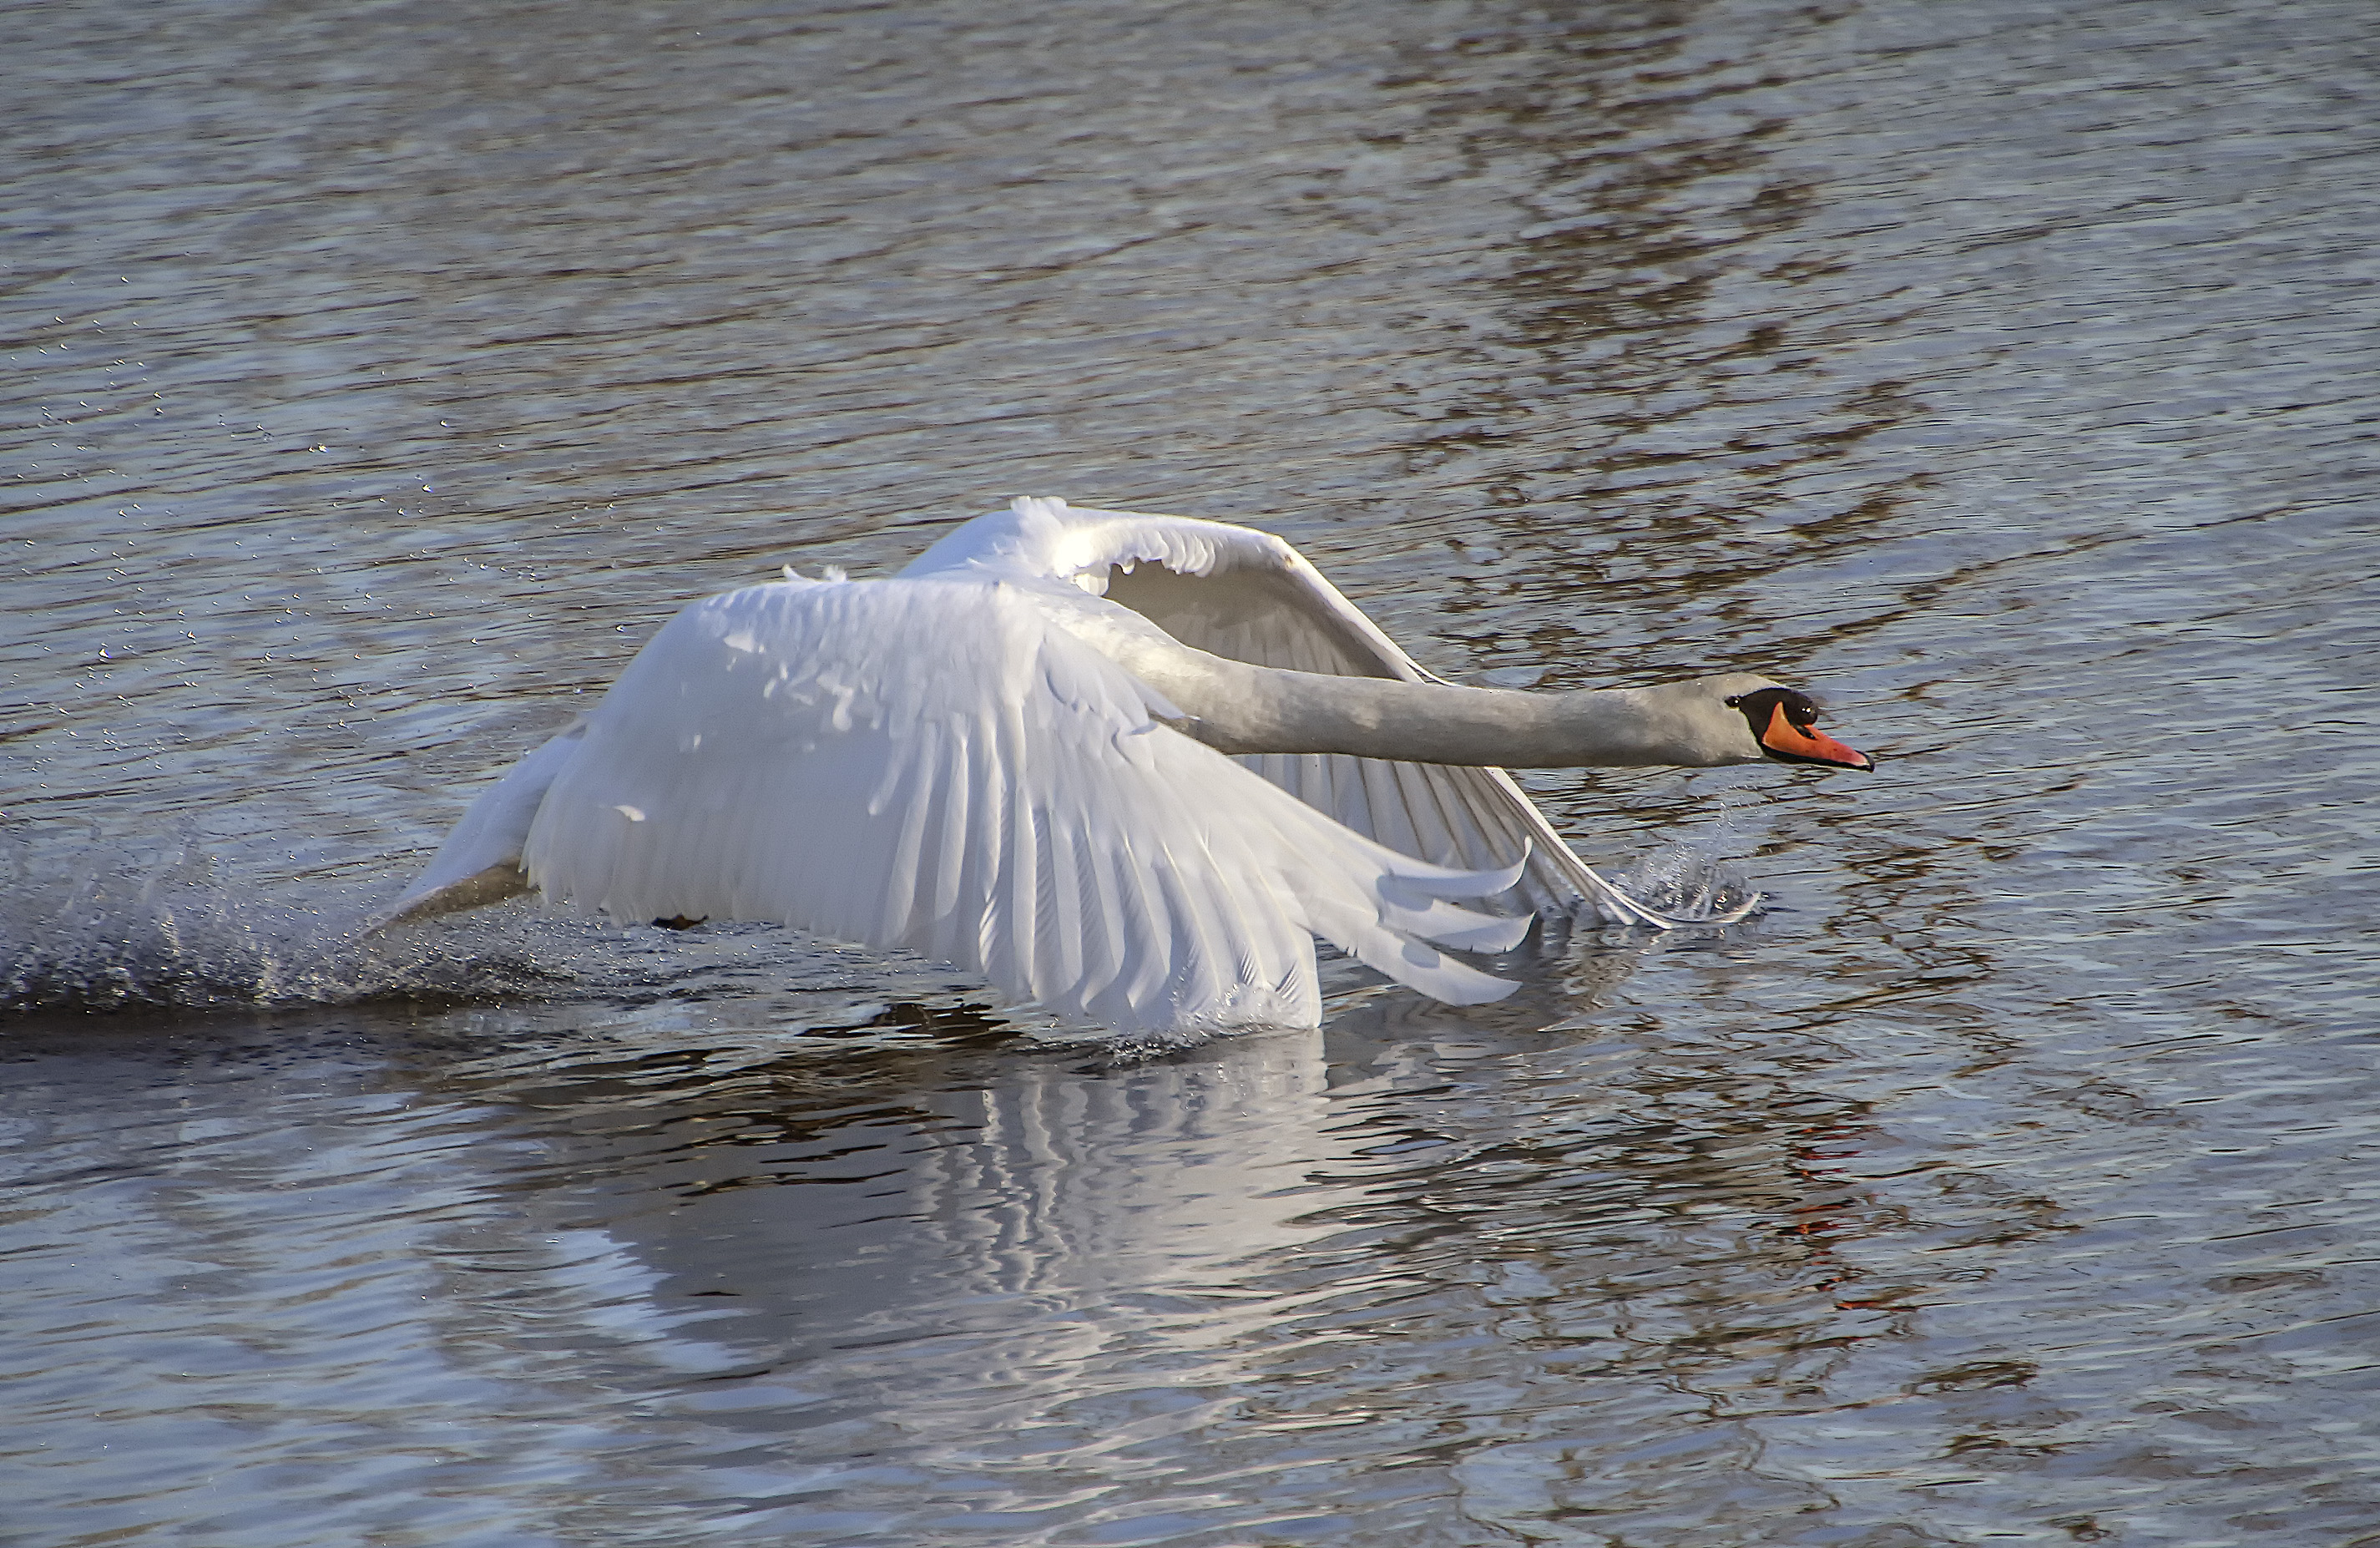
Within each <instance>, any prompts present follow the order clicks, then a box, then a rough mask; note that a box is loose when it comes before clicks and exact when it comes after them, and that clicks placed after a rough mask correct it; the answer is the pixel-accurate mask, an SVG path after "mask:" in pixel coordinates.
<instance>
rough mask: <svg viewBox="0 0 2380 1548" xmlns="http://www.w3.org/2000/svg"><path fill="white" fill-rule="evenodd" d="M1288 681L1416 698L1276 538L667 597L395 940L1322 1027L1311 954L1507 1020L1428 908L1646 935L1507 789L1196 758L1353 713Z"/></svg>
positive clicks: (1354, 615) (398, 910)
mask: <svg viewBox="0 0 2380 1548" xmlns="http://www.w3.org/2000/svg"><path fill="white" fill-rule="evenodd" d="M1185 646H1187V647H1192V649H1186V650H1185V649H1184V647H1185ZM1201 652H1211V653H1201ZM1217 657H1225V658H1231V659H1232V660H1235V661H1237V662H1240V663H1245V664H1250V665H1253V666H1256V667H1262V668H1286V669H1288V670H1287V671H1286V672H1266V673H1257V674H1253V675H1251V674H1248V673H1246V670H1245V668H1244V667H1234V666H1233V665H1232V664H1230V661H1219V660H1217V659H1215V658H1217ZM1310 674H1330V675H1333V680H1335V681H1340V682H1342V683H1343V682H1345V680H1346V679H1347V678H1349V677H1369V678H1379V679H1386V680H1388V681H1389V682H1393V683H1398V684H1415V685H1428V684H1434V683H1435V681H1436V680H1435V679H1432V678H1430V677H1428V676H1427V674H1425V673H1423V672H1422V671H1421V670H1420V669H1419V668H1418V667H1416V666H1415V664H1413V662H1412V661H1411V660H1410V658H1408V657H1407V656H1406V655H1405V654H1404V653H1403V652H1402V651H1400V650H1398V649H1397V647H1396V646H1395V645H1394V644H1393V643H1392V642H1390V640H1389V639H1388V638H1387V637H1386V636H1385V635H1383V634H1382V633H1381V632H1380V631H1379V629H1378V628H1376V627H1375V626H1374V625H1373V624H1372V623H1371V621H1370V620H1369V619H1367V618H1366V617H1365V616H1363V615H1362V614H1361V613H1360V612H1358V611H1357V610H1356V609H1355V608H1354V606H1353V604H1351V603H1348V602H1347V601H1346V599H1345V598H1343V597H1342V596H1341V595H1340V594H1339V593H1338V591H1335V590H1334V589H1332V588H1331V586H1330V583H1329V582H1327V581H1326V580H1324V579H1322V578H1321V576H1320V575H1318V573H1316V572H1315V570H1314V568H1313V567H1312V566H1311V565H1309V564H1307V563H1306V562H1305V559H1303V558H1302V557H1300V556H1299V555H1297V554H1296V552H1295V551H1294V550H1293V549H1292V548H1290V546H1289V545H1288V544H1287V543H1285V542H1281V540H1280V539H1278V538H1275V537H1272V536H1270V535H1269V534H1266V533H1262V532H1257V531H1253V530H1248V529H1245V528H1238V527H1230V526H1225V525H1222V524H1220V523H1216V522H1207V521H1196V520H1190V519H1186V518H1173V517H1160V516H1146V515H1140V514H1136V513H1130V512H1109V511H1090V510H1075V509H1074V508H1071V507H1069V506H1066V505H1065V504H1064V503H1063V502H1062V501H1056V500H1019V501H1017V502H1016V503H1015V504H1014V506H1012V507H1011V508H1010V509H1009V510H1008V511H1005V512H1002V513H999V514H998V515H995V516H991V517H986V518H980V519H978V520H977V521H973V522H969V523H968V524H966V525H965V526H964V527H962V528H960V529H959V530H956V531H954V532H953V533H952V534H951V535H950V536H948V537H946V538H944V539H943V540H942V541H941V542H939V543H937V544H935V545H934V546H933V547H932V548H931V549H930V550H929V551H928V552H927V553H926V554H925V555H923V556H921V557H920V558H919V559H918V560H917V562H916V563H915V564H913V565H911V566H910V567H908V568H907V569H906V570H905V571H904V572H902V574H901V575H900V576H899V577H898V578H896V579H891V580H845V579H828V580H806V579H798V578H795V577H792V576H791V574H790V572H789V574H788V579H785V580H783V581H781V582H775V583H771V584H768V585H762V586H755V587H751V588H748V589H747V590H744V591H732V592H729V593H727V594H725V595H722V596H716V597H711V598H710V599H708V600H706V601H703V602H699V603H695V604H693V605H692V606H690V607H688V608H687V609H686V610H685V611H684V612H683V613H680V614H679V615H678V616H676V617H674V618H673V619H672V620H670V622H669V623H667V624H666V625H664V626H663V627H662V629H661V631H660V632H659V633H658V634H656V635H655V636H654V637H653V639H652V640H651V641H650V643H649V644H648V645H647V646H646V647H645V649H644V650H643V651H642V652H640V653H639V654H638V655H637V658H636V659H635V660H634V661H633V662H632V663H630V664H629V666H628V668H627V670H626V671H625V673H624V674H623V675H622V676H621V677H620V680H619V682H618V683H617V684H615V685H614V686H613V689H611V691H610V692H609V693H608V694H606V695H605V697H604V699H603V701H601V704H600V705H599V706H598V707H597V709H596V710H595V711H594V712H593V713H590V714H589V715H587V716H585V717H583V718H582V719H581V721H580V722H579V723H578V724H577V725H573V726H572V727H571V728H570V729H568V730H567V731H565V732H564V733H563V734H562V735H561V736H559V737H555V738H554V739H553V740H552V741H550V742H548V743H547V744H546V745H545V746H544V747H542V748H540V749H539V750H537V751H536V752H534V753H532V754H531V755H530V756H529V757H528V758H527V759H525V760H524V761H523V762H521V763H520V764H519V765H518V766H517V767H516V769H515V770H514V771H513V772H512V773H511V774H508V775H507V776H506V777H505V778H504V779H503V780H502V781H500V782H499V783H498V784H497V785H495V786H492V788H491V789H489V790H488V791H487V792H486V793H485V794H483V795H482V796H481V797H480V799H479V800H478V801H477V802H476V803H474V805H473V806H472V807H471V809H470V810H469V811H468V812H467V813H466V814H465V816H464V818H463V820H462V822H461V823H458V824H457V825H456V827H455V832H454V833H453V835H451V836H450V837H449V838H448V840H447V842H446V844H445V845H444V846H443V847H442V848H441V849H440V851H439V853H438V855H437V856H436V857H435V858H434V859H433V860H432V861H431V866H430V868H429V870H428V871H427V872H425V873H424V874H423V875H422V876H421V878H420V879H419V881H417V882H416V883H415V884H413V886H412V887H410V888H409V889H407V892H406V893H405V895H404V896H402V897H400V898H399V899H398V900H397V902H396V903H395V905H394V906H393V908H391V910H390V913H389V916H388V917H389V918H390V919H391V920H395V919H399V918H405V917H412V916H419V915H423V914H429V913H434V912H439V911H443V909H445V908H456V907H468V906H470V905H473V904H476V903H480V902H485V901H489V900H492V898H494V897H497V896H504V894H506V893H508V892H511V891H517V890H519V888H520V887H521V886H522V885H524V884H527V885H530V886H534V887H536V888H537V889H539V890H540V891H541V892H543V893H544V894H545V895H546V896H547V897H549V898H551V899H553V900H556V901H559V902H564V903H566V904H570V905H573V906H576V907H578V908H588V909H595V910H601V911H602V912H604V913H607V914H609V915H611V916H613V917H614V918H616V919H620V920H633V921H638V922H641V921H644V920H653V919H662V918H669V917H673V916H686V917H689V918H712V919H744V920H776V921H780V922H783V923H786V924H791V925H795V926H797V927H799V928H801V929H804V930H807V931H811V932H817V933H820V934H824V935H830V936H836V937H841V938H844V939H849V940H855V941H861V942H865V943H867V944H868V945H876V946H884V947H891V946H902V947H908V948H910V949H913V950H917V951H919V952H922V953H925V954H927V955H929V956H931V957H938V958H941V959H943V960H946V961H951V962H955V963H959V964H962V965H965V966H966V967H969V968H972V969H978V970H980V971H981V972H983V973H984V974H985V975H986V976H987V977H989V978H990V980H991V981H993V982H994V983H995V984H997V985H999V986H1000V988H1001V989H1002V991H1003V992H1004V993H1008V994H1010V995H1013V996H1014V997H1015V998H1017V999H1020V1000H1037V1001H1039V1002H1042V1003H1043V1004H1045V1005H1047V1006H1050V1008H1052V1009H1054V1010H1057V1011H1060V1012H1062V1013H1065V1014H1070V1015H1075V1016H1082V1017H1087V1018H1093V1019H1096V1020H1099V1021H1101V1022H1105V1023H1107V1024H1109V1025H1111V1026H1116V1027H1120V1028H1136V1029H1145V1028H1192V1027H1196V1028H1220V1027H1231V1026H1245V1025H1288V1026H1310V1025H1313V1024H1315V1023H1316V1022H1317V1021H1318V1019H1319V1018H1320V1014H1321V1004H1320V998H1319V994H1318V988H1317V983H1316V969H1315V957H1314V946H1313V937H1314V936H1317V935H1318V936H1320V937H1322V938H1323V939H1325V940H1328V941H1330V942H1331V943H1332V944H1334V945H1338V946H1339V947H1341V948H1342V950H1345V951H1347V952H1349V953H1351V954H1352V955H1354V956H1355V957H1360V958H1361V959H1362V960H1364V961H1365V962H1366V963H1369V964H1370V965H1372V966H1373V967H1375V968H1377V969H1379V970H1380V971H1381V972H1383V973H1386V974H1387V975H1389V976H1390V977H1391V978H1393V979H1396V980H1397V981H1400V982H1403V983H1405V984H1408V985H1411V986H1412V987H1414V988H1415V989H1418V990H1420V991H1422V992H1423V993H1428V994H1432V995H1435V996H1437V997H1438V998H1439V999H1442V1000H1447V1001H1451V1002H1454V1003H1457V1004H1472V1003H1477V1002H1481V1001H1486V1000H1491V999H1496V998H1500V997H1501V996H1502V995H1503V994H1505V993H1509V992H1510V991H1511V988H1512V985H1511V984H1509V983H1507V982H1504V981H1500V980H1498V979H1495V978H1492V977H1490V976H1488V974H1485V973H1482V972H1480V971H1479V970H1478V969H1475V968H1472V967H1469V966H1467V965H1465V964H1463V963H1462V962H1460V961H1457V960H1455V959H1453V958H1451V957H1447V956H1446V955H1444V953H1443V952H1441V951H1440V950H1439V947H1440V946H1454V947H1466V948H1481V949H1491V950H1492V949H1502V948H1504V947H1507V946H1510V945H1513V944H1514V943H1516V942H1517V941H1518V940H1519V939H1520V937H1521V936H1522V935H1523V934H1524V932H1525V931H1526V929H1527V925H1528V920H1527V919H1526V918H1515V917H1510V916H1499V915H1493V914H1488V913H1483V912H1476V911H1473V910H1471V909H1466V908H1458V907H1455V906H1454V905H1453V904H1451V903H1450V902H1448V901H1447V900H1448V899H1450V898H1477V897H1485V896H1493V895H1497V894H1501V893H1508V892H1509V893H1511V894H1512V896H1514V897H1515V898H1518V899H1520V900H1523V901H1524V902H1526V903H1527V904H1529V905H1530V906H1533V907H1536V908H1564V907H1577V906H1579V905H1581V904H1585V905H1590V906H1593V907H1594V908H1597V910H1598V911H1600V912H1601V913H1603V914H1604V915H1605V916H1606V917H1609V918H1613V919H1618V920H1628V921H1633V922H1646V923H1657V924H1658V923H1667V922H1671V921H1669V920H1664V919H1662V918H1661V917H1660V916H1658V915H1656V914H1654V913H1652V912H1651V911H1650V910H1649V909H1646V908H1644V907H1643V906H1642V905H1640V904H1637V903H1635V902H1634V901H1633V900H1632V899H1629V898H1627V897H1626V896H1624V895H1622V894H1621V893H1619V892H1617V891H1616V890H1615V889H1613V888H1611V887H1610V886H1609V884H1606V883H1605V882H1603V881H1602V879H1601V878H1599V877H1597V876H1596V875H1595V873H1594V872H1592V871H1590V870H1588V869H1587V868H1586V867H1585V865H1583V864H1582V863H1580V862H1579V861H1578V860H1577V859H1576V858H1575V857H1574V856H1573V855H1572V854H1571V853H1570V851H1569V850H1568V848H1567V847H1564V846H1563V845H1562V844H1561V842H1560V839H1559V838H1558V837H1557V836H1556V835H1554V833H1553V830H1552V829H1551V827H1550V826H1549V825H1548V823H1546V821H1545V819H1544V818H1543V817H1542V816H1541V815H1540V814H1539V813H1538V812H1537V811H1536V809H1535V808H1534V807H1533V806H1531V805H1530V804H1529V802H1528V800H1527V799H1526V798H1525V797H1524V796H1523V795H1522V793H1521V791H1520V789H1519V787H1518V786H1515V785H1514V784H1513V783H1512V779H1511V777H1510V776H1509V775H1507V774H1504V773H1503V772H1502V771H1501V770H1500V769H1497V768H1492V767H1452V766H1447V765H1444V764H1439V763H1415V762H1396V761H1391V760H1385V759H1380V758H1375V757H1362V756H1354V755H1351V754H1349V753H1345V752H1337V751H1286V752H1260V753H1257V754H1256V755H1254V756H1251V757H1248V758H1246V759H1245V760H1244V761H1235V760H1234V759H1233V758H1232V757H1228V756H1226V755H1225V754H1224V753H1223V752H1220V751H1218V750H1215V749H1214V748H1212V747H1209V746H1207V745H1203V744H1202V742H1201V741H1200V740H1199V739H1197V737H1199V736H1205V737H1208V739H1211V740H1218V741H1220V742H1221V743H1223V744H1224V745H1228V746H1233V747H1234V748H1235V750H1236V749H1238V748H1241V747H1245V746H1251V745H1260V746H1264V747H1272V746H1279V745H1291V746H1297V747H1303V746H1305V745H1306V743H1307V741H1308V740H1310V739H1311V738H1309V737H1305V735H1304V734H1303V733H1301V732H1298V731H1296V730H1295V729H1294V726H1295V725H1296V724H1297V723H1298V722H1300V721H1311V720H1314V719H1316V718H1318V717H1317V716H1316V714H1315V713H1313V712H1312V711H1310V710H1308V711H1300V710H1298V709H1297V708H1296V707H1295V706H1296V705H1297V704H1298V703H1302V702H1305V701H1304V700H1302V699H1299V698H1297V697H1296V696H1298V695H1309V694H1312V693H1314V692H1317V691H1327V692H1330V693H1332V694H1334V695H1336V696H1337V697H1335V698H1333V699H1332V700H1330V701H1328V703H1329V705H1330V706H1332V707H1335V706H1336V705H1337V703H1338V701H1339V699H1342V698H1344V697H1345V695H1346V694H1347V693H1348V692H1351V691H1354V689H1355V685H1354V684H1348V685H1347V687H1346V688H1345V689H1329V687H1328V685H1327V684H1325V683H1323V682H1322V681H1321V679H1319V678H1318V677H1315V676H1309V675H1310ZM1764 681H1765V680H1764V679H1757V678H1743V679H1741V682H1743V683H1747V684H1757V683H1763V682H1764ZM1276 686H1279V687H1281V689H1283V691H1284V692H1287V693H1289V694H1290V695H1291V696H1292V697H1290V698H1287V699H1281V700H1280V701H1279V702H1278V703H1275V701H1274V699H1273V698H1272V697H1271V694H1272V689H1274V688H1275V687H1276ZM1383 686H1384V687H1385V685H1383ZM1386 691H1389V692H1390V693H1397V692H1404V691H1411V692H1417V693H1419V694H1422V695H1425V696H1433V697H1427V698H1426V699H1425V700H1424V703H1425V705H1426V706H1427V705H1442V704H1445V703H1448V702H1454V703H1455V704H1456V705H1457V707H1458V708H1463V709H1468V708H1470V707H1471V706H1472V705H1473V704H1474V703H1475V701H1476V696H1477V695H1480V694H1483V693H1488V690H1474V689H1452V688H1448V687H1444V686H1438V687H1428V688H1422V689H1415V690H1402V689H1386ZM1449 694H1453V695H1461V696H1465V697H1463V698H1462V699H1461V700H1459V701H1447V700H1445V699H1444V698H1443V696H1445V695H1449ZM1169 695H1171V696H1172V697H1169ZM1489 697H1490V698H1491V699H1494V700H1496V701H1506V700H1525V699H1529V698H1530V697H1531V696H1524V695H1497V694H1489ZM1538 697H1544V696H1538ZM1573 697H1578V698H1585V697H1587V696H1573ZM1177 700H1187V701H1189V702H1188V703H1187V704H1186V705H1185V704H1184V703H1179V702H1176V701H1177ZM1364 702H1365V704H1366V705H1368V704H1369V703H1370V702H1371V701H1370V700H1368V699H1367V700H1366V701H1364ZM1730 702H1732V701H1730ZM1488 708H1489V709H1491V710H1492V709H1497V708H1499V706H1498V705H1489V706H1488ZM1606 708H1607V709H1608V708H1609V707H1608V706H1607V707H1606ZM1422 713H1429V711H1428V710H1427V708H1425V710H1424V711H1423V712H1422ZM1363 714H1364V716H1365V718H1366V721H1367V724H1368V723H1369V722H1370V721H1371V720H1374V719H1377V718H1378V717H1377V716H1376V715H1374V714H1373V713H1372V712H1371V711H1370V710H1368V709H1366V710H1364V711H1363ZM1244 715H1254V716H1255V717H1256V718H1254V719H1251V720H1249V721H1248V722H1247V724H1246V725H1238V724H1237V722H1238V720H1239V718H1240V717H1242V716H1244ZM1268 717H1269V718H1268ZM1606 718H1607V719H1608V718H1609V716H1608V715H1607V716H1606ZM1283 724H1286V725H1289V726H1291V727H1292V729H1290V730H1288V731H1283V730H1281V729H1280V726H1281V725H1283ZM1738 724H1739V725H1740V724H1741V723H1740V719H1739V721H1738ZM1733 735H1735V737H1736V738H1737V739H1738V740H1740V741H1743V742H1744V743H1745V744H1746V746H1748V747H1750V750H1749V751H1748V752H1746V751H1743V750H1741V749H1737V748H1734V747H1732V745H1730V747H1729V749H1728V750H1726V752H1725V755H1724V756H1721V757H1709V758H1698V759H1696V760H1695V761H1704V762H1713V761H1738V760H1739V759H1741V758H1756V757H1758V756H1760V755H1761V754H1760V750H1759V748H1758V747H1757V746H1756V745H1755V744H1752V742H1751V740H1750V737H1748V736H1747V735H1745V734H1743V733H1742V732H1741V731H1738V732H1735V733H1733ZM1252 738H1253V740H1252ZM1439 755H1441V756H1443V755H1445V754H1443V753H1440V754H1439ZM1457 755H1461V756H1467V754H1457ZM1853 756H1856V755H1853ZM1622 761H1627V760H1622ZM1244 762H1245V764H1246V765H1249V766H1243V763H1244Z"/></svg>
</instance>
